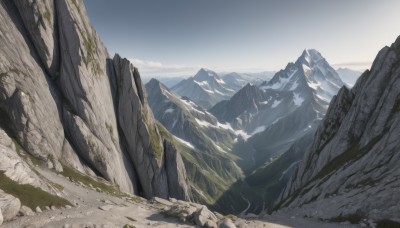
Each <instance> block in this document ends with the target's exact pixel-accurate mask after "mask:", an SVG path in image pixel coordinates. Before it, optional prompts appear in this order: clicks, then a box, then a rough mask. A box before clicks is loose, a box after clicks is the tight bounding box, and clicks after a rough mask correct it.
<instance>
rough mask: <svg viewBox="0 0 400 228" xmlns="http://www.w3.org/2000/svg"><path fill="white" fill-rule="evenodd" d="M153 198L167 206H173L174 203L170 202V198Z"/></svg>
mask: <svg viewBox="0 0 400 228" xmlns="http://www.w3.org/2000/svg"><path fill="white" fill-rule="evenodd" d="M153 200H154V201H155V202H157V203H160V204H163V205H166V206H173V205H174V204H173V203H172V202H170V201H168V200H165V199H161V198H159V197H153Z"/></svg>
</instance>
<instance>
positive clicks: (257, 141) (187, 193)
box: [0, 0, 400, 228]
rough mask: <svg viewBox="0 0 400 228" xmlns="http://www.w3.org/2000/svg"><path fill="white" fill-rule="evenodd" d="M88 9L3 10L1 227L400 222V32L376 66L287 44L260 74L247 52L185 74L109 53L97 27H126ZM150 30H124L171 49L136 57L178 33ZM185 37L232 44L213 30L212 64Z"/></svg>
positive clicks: (66, 4)
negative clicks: (199, 44) (201, 44)
mask: <svg viewBox="0 0 400 228" xmlns="http://www.w3.org/2000/svg"><path fill="white" fill-rule="evenodd" d="M92 4H93V2H88V1H83V0H44V1H35V0H26V1H17V0H3V1H1V2H0V19H1V20H0V21H1V22H0V43H1V44H2V45H1V47H0V79H1V80H0V226H1V227H10V228H11V227H63V228H72V227H124V228H130V227H135V228H137V227H207V228H217V227H218V228H235V227H311V228H313V227H316V228H317V227H377V228H384V227H389V228H392V227H399V224H400V217H399V215H400V206H399V205H400V195H399V194H398V193H399V189H400V171H399V170H400V169H399V168H400V165H399V164H400V163H399V161H400V154H399V153H398V151H399V149H400V143H399V141H398V138H399V136H400V130H399V129H400V125H399V123H400V122H399V121H400V37H398V38H397V39H396V40H395V41H394V43H392V44H391V45H388V46H385V47H383V48H382V49H381V50H380V51H379V52H378V53H377V54H376V57H375V60H374V61H373V63H372V65H368V67H369V68H368V70H365V71H360V70H356V69H353V68H351V69H350V68H346V66H352V65H353V63H352V62H349V63H346V64H338V59H337V57H335V55H332V51H329V50H330V49H327V48H322V49H323V51H326V52H327V53H329V57H328V54H327V56H326V58H325V56H324V55H325V52H324V53H320V52H319V51H318V50H316V49H308V48H306V49H304V47H303V46H302V47H301V50H302V51H299V53H296V55H295V56H296V57H294V58H293V56H294V55H293V52H291V53H292V54H288V52H286V49H289V47H286V46H285V45H281V46H282V47H281V49H282V51H280V52H275V53H272V58H271V57H269V58H265V59H268V62H264V59H263V58H260V59H261V60H262V61H261V62H262V64H263V65H265V67H264V68H259V67H256V62H257V64H259V62H260V59H258V58H257V59H254V64H255V65H254V66H253V67H250V65H249V67H248V68H241V67H240V66H241V65H240V64H239V61H238V59H236V58H239V57H241V58H240V60H241V61H244V60H248V59H249V57H248V56H246V54H245V51H244V50H242V47H239V46H238V45H234V46H235V48H232V47H230V49H229V50H235V55H234V57H232V55H231V52H226V53H224V58H223V60H224V61H222V60H221V58H219V59H220V62H218V61H217V62H215V63H214V62H212V64H211V63H210V62H208V64H194V62H193V64H192V65H190V66H189V65H188V66H187V65H179V64H172V63H171V62H169V61H166V63H161V62H157V61H152V60H142V59H140V58H136V56H134V58H133V57H132V56H125V55H126V52H125V51H126V50H129V49H131V46H129V45H125V46H122V47H123V48H121V47H119V48H117V49H112V51H109V50H108V49H107V48H106V45H105V44H104V43H103V41H102V40H101V39H100V35H99V34H98V33H97V28H99V29H100V30H102V29H104V27H102V26H103V25H104V26H107V27H108V28H109V29H111V28H112V29H118V26H117V25H120V23H121V25H122V24H124V23H126V21H124V20H121V18H119V21H118V23H117V24H109V23H103V24H101V25H102V26H100V27H98V26H99V25H97V26H96V29H95V27H93V26H92V24H91V22H90V21H89V16H88V15H89V14H92V13H93V11H90V12H89V13H88V12H87V11H86V6H87V5H90V6H91V7H94V6H93V5H92ZM96 4H99V6H100V5H101V4H104V2H102V1H100V0H99V1H98V2H96ZM108 4H110V2H108ZM124 4H128V5H129V4H132V2H129V1H125V2H124V1H121V2H120V3H118V4H115V5H112V6H111V5H109V6H110V7H117V8H118V7H121V6H125V5H124ZM136 4H137V6H138V8H137V9H140V5H141V4H146V3H143V2H142V3H140V2H136ZM160 4H161V3H160ZM170 4H173V3H170ZM193 4H194V3H193ZM196 4H205V3H196ZM213 4H216V3H213ZM232 4H233V3H232ZM241 4H244V3H241ZM293 4H295V3H293ZM161 5H162V4H161ZM161 5H157V4H156V5H152V7H153V6H158V7H160V6H161ZM162 6H163V7H165V8H166V9H167V8H168V7H169V6H168V5H162ZM152 7H150V8H151V9H150V8H147V10H146V12H153V11H152V10H156V8H152ZM163 7H161V8H163ZM182 7H184V5H182ZM132 8H134V7H132V5H130V7H129V8H128V7H127V9H132ZM178 8H179V7H178ZM163 9H164V8H163ZM221 9H224V10H226V9H225V8H221ZM120 10H121V8H120ZM135 10H136V8H135ZM170 10H174V9H171V8H170ZM232 10H233V8H232ZM121 12H122V11H121ZM132 12H133V13H132ZM132 12H129V14H126V12H125V16H126V17H128V16H132V15H134V16H136V15H139V14H141V13H143V12H145V11H143V12H141V10H136V11H132ZM185 12H186V11H185ZM196 12H198V11H195V12H192V14H190V16H191V17H192V16H193V17H195V16H196ZM153 13H154V12H153ZM163 13H165V12H164V10H163V11H160V12H158V14H160V15H161V14H163ZM122 14H124V13H121V15H122ZM96 15H97V16H98V15H104V14H99V13H98V12H97V13H96ZM127 15H128V16H127ZM151 15H153V16H154V15H157V14H151ZM188 15H189V14H188ZM307 15H308V14H307ZM92 16H93V15H92ZM142 16H143V17H144V18H146V16H145V15H142ZM172 16H174V15H172V14H171V15H169V16H168V17H163V18H162V20H169V18H170V17H172ZM186 16H187V15H186ZM191 17H184V18H186V19H187V20H188V21H187V22H188V23H189V22H190V20H189V19H190V18H191ZM91 18H92V17H91ZM94 18H95V20H96V19H97V20H98V19H99V18H98V17H94ZM102 18H103V19H104V17H102ZM144 18H143V20H142V18H141V20H140V23H144V24H145V23H146V22H148V21H147V20H145V19H144ZM160 18H161V17H160ZM250 18H251V17H250ZM115 19H116V18H114V16H112V17H109V20H110V21H112V20H115ZM202 19H204V17H202ZM162 20H161V21H159V22H162ZM178 21H179V23H181V21H184V20H181V18H180V19H179V20H176V21H175V22H174V23H178ZM135 22H136V21H135ZM200 22H201V23H203V22H202V21H199V22H198V23H200ZM225 22H227V21H225ZM174 23H172V24H174ZM191 23H193V22H191ZM110 25H111V26H110ZM234 25H235V26H236V25H240V23H239V24H234ZM211 26H213V23H208V24H207V27H211ZM110 27H111V28H110ZM143 27H146V26H143ZM146 28H148V30H146V31H145V32H143V30H141V31H142V32H138V33H135V34H134V35H132V34H131V33H130V32H131V30H132V29H126V31H125V32H126V34H130V39H131V40H130V42H131V43H130V44H132V47H133V46H135V45H137V44H138V43H147V42H148V41H153V39H154V40H157V39H159V37H158V36H153V35H150V34H151V33H152V32H158V31H159V30H162V31H164V34H163V37H164V36H165V40H162V42H160V41H159V42H156V43H153V44H152V45H154V46H151V48H148V47H145V46H143V49H142V48H141V47H138V46H135V48H134V49H136V50H138V53H140V52H141V51H143V50H146V53H147V52H149V55H150V53H151V52H152V51H153V50H156V49H157V50H158V51H157V55H154V56H159V55H158V54H159V53H163V50H164V52H166V51H165V50H169V49H168V48H169V47H168V48H166V46H168V45H166V44H167V43H168V42H172V41H174V39H175V38H176V39H178V38H181V37H180V36H178V35H176V36H173V38H174V39H171V34H170V31H169V30H168V29H167V28H164V27H163V28H162V29H159V30H157V29H150V28H153V27H151V26H150V27H146ZM227 28H228V27H227ZM242 28H243V27H242ZM245 28H246V29H250V28H248V27H245ZM137 29H138V31H139V30H140V29H142V26H137ZM164 29H165V30H164ZM170 29H172V28H170ZM203 29H204V28H203ZM318 29H321V28H318ZM190 30H191V31H193V32H194V34H195V35H198V36H200V34H202V32H201V29H199V30H198V31H197V32H195V31H194V30H193V28H191V29H190ZM107 31H111V30H107ZM217 31H219V30H214V32H217ZM235 31H236V30H235ZM147 32H149V33H147ZM190 34H191V33H190ZM190 34H187V35H188V37H185V38H187V39H186V40H185V42H183V41H182V40H181V42H180V43H179V45H178V44H175V45H171V47H174V48H175V49H174V51H173V52H169V53H168V54H169V56H171V58H172V57H173V56H174V55H177V56H178V55H180V53H185V52H184V51H182V50H181V49H180V48H179V47H180V45H183V46H184V45H186V44H188V43H190V44H191V45H190V51H187V52H190V53H191V60H193V61H194V59H196V58H199V56H200V57H202V60H204V61H206V62H207V61H216V59H218V56H219V55H220V53H221V52H222V51H221V50H220V49H219V48H222V47H223V46H224V45H228V44H230V43H229V40H230V39H229V40H224V41H223V42H221V40H218V39H219V38H220V37H217V36H212V34H213V33H210V34H211V35H210V36H209V37H212V41H213V42H214V41H215V42H217V41H219V42H217V43H218V45H217V46H218V48H217V46H214V48H215V50H213V51H209V50H210V49H207V48H205V50H206V49H207V50H208V51H209V52H207V57H204V56H201V55H196V53H197V54H198V53H200V52H201V51H202V50H200V49H196V50H197V52H196V51H194V50H193V52H192V49H191V48H195V47H196V45H194V43H195V40H196V39H195V38H196V37H192V36H189V35H190ZM321 34H322V33H321ZM102 36H104V40H107V41H108V40H109V39H110V36H112V37H115V36H118V37H119V38H120V39H121V42H122V40H124V39H125V38H126V37H124V36H123V35H121V34H117V33H114V32H108V33H106V34H105V35H104V33H103V34H102ZM142 36H143V37H146V38H145V39H143V37H142ZM296 37H297V36H296ZM133 38H135V39H133ZM136 38H137V39H136ZM150 38H151V39H150ZM189 38H192V39H189ZM231 38H232V39H234V38H236V37H231ZM270 38H273V37H270ZM308 38H309V39H311V38H314V37H312V36H309V37H308ZM254 39H255V38H254ZM257 39H258V38H257ZM321 40H325V39H321ZM208 41H209V42H206V43H208V44H209V45H211V43H210V40H208ZM253 41H255V40H253ZM192 42H193V43H192ZM282 42H283V41H282ZM299 42H300V41H299ZM264 43H265V42H264ZM278 43H279V42H278ZM288 43H290V44H292V43H293V42H288ZM300 43H302V42H300ZM121 44H122V43H121ZM302 44H304V43H302ZM157 45H161V46H162V45H166V46H164V48H165V49H163V48H162V47H161V46H157ZM304 46H305V45H304ZM316 46H318V47H320V44H319V43H318V42H316ZM322 46H323V45H322ZM111 47H112V48H115V47H116V46H111ZM207 47H208V46H207ZM236 48H237V49H236ZM253 49H254V47H253ZM256 49H258V47H257V48H256ZM297 49H298V48H297ZM297 49H294V48H293V50H297ZM115 50H120V51H121V52H125V53H124V54H119V53H118V52H116V51H115ZM254 50H255V49H254ZM299 50H300V49H299ZM341 50H342V51H343V52H344V53H348V54H349V55H350V54H354V53H350V52H346V50H345V49H344V48H343V49H341ZM166 53H167V52H166ZM171 53H172V54H171ZM153 54H154V53H153ZM203 54H204V53H203ZM267 54H268V56H270V55H271V53H266V56H267ZM242 55H243V57H242ZM188 56H189V54H188ZM255 56H256V55H255ZM282 56H285V57H282ZM290 56H292V57H291V58H293V59H291V60H289V61H288V62H285V63H284V64H282V62H281V60H279V61H278V60H277V59H287V58H288V57H290ZM332 56H333V57H332ZM147 57H148V56H147ZM342 57H343V56H342ZM225 58H226V59H225ZM331 59H335V60H334V61H333V62H330V60H331ZM164 60H165V59H164ZM328 60H329V62H328ZM230 61H231V64H237V65H238V66H237V67H232V66H233V65H229V64H227V63H228V62H230ZM249 61H253V59H251V60H249ZM285 61H286V60H285ZM278 62H279V68H280V69H281V70H278V71H273V70H267V68H266V67H267V66H268V65H269V64H270V65H274V64H275V65H276V64H277V63H278ZM218 64H220V65H218ZM247 64H248V63H247ZM200 65H201V66H200ZM203 65H204V66H203ZM339 65H340V67H338V66H339ZM206 66H213V67H215V69H212V68H210V67H207V68H206ZM226 66H230V67H226ZM334 67H335V68H334ZM279 68H278V69H279ZM248 69H254V70H253V71H250V70H248ZM255 69H257V70H255ZM235 70H237V71H235ZM142 72H144V74H145V75H146V76H143V74H142ZM149 72H150V73H149ZM188 72H190V74H188ZM149 75H152V76H154V77H149ZM157 75H164V76H165V75H169V76H171V75H172V76H173V77H164V76H160V77H157ZM180 75H186V76H180ZM163 82H164V83H163Z"/></svg>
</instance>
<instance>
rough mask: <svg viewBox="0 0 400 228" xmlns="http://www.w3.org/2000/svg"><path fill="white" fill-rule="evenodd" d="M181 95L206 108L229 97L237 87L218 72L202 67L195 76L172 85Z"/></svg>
mask: <svg viewBox="0 0 400 228" xmlns="http://www.w3.org/2000/svg"><path fill="white" fill-rule="evenodd" d="M172 90H173V91H174V92H176V93H177V94H179V95H180V96H186V97H188V98H190V99H191V100H193V101H194V102H195V103H197V104H199V105H201V106H202V107H204V108H210V107H212V106H213V105H215V104H216V103H218V102H219V101H222V100H226V99H229V98H230V97H231V96H232V95H233V94H234V93H235V89H234V88H232V87H231V86H230V85H228V84H227V83H226V82H225V81H224V80H223V79H221V78H220V77H219V76H218V74H217V73H215V72H214V71H211V70H208V69H204V68H202V69H200V70H199V71H198V72H197V74H196V75H195V76H194V77H190V78H188V79H185V80H183V81H181V82H180V83H178V84H176V85H175V86H173V87H172Z"/></svg>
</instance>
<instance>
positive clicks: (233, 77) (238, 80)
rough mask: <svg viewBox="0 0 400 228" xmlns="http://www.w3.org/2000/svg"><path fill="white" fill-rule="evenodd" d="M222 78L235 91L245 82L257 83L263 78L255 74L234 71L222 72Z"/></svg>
mask: <svg viewBox="0 0 400 228" xmlns="http://www.w3.org/2000/svg"><path fill="white" fill-rule="evenodd" d="M222 79H223V80H224V81H225V82H226V83H227V84H228V85H229V86H230V87H231V88H233V89H234V90H235V91H239V90H240V89H241V88H243V87H244V86H245V85H246V84H247V83H250V84H254V85H259V84H261V83H262V82H263V79H261V78H258V77H256V76H252V75H250V74H243V73H236V72H232V73H228V74H224V75H223V76H222Z"/></svg>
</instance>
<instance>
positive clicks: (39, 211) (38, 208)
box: [35, 206, 43, 213]
mask: <svg viewBox="0 0 400 228" xmlns="http://www.w3.org/2000/svg"><path fill="white" fill-rule="evenodd" d="M35 212H36V213H42V212H43V211H42V209H40V207H39V206H37V207H36V208H35Z"/></svg>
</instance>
